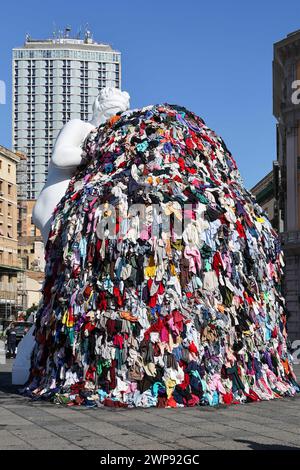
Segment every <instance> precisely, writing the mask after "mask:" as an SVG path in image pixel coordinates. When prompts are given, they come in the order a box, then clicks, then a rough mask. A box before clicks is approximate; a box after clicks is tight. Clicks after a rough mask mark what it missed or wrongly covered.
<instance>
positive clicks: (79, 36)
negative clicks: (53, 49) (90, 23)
mask: <svg viewBox="0 0 300 470" xmlns="http://www.w3.org/2000/svg"><path fill="white" fill-rule="evenodd" d="M81 34H82V26H81V25H80V26H79V30H78V32H77V36H76V38H77V39H81Z"/></svg>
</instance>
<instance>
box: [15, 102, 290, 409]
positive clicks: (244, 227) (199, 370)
mask: <svg viewBox="0 0 300 470" xmlns="http://www.w3.org/2000/svg"><path fill="white" fill-rule="evenodd" d="M83 160H84V164H83V165H81V166H80V167H79V168H78V171H77V173H76V175H75V176H74V177H73V178H72V180H71V182H70V184H69V187H68V190H67V192H66V194H65V196H64V197H63V199H62V200H61V202H60V203H59V205H58V207H57V208H56V211H55V214H54V219H53V224H52V227H51V232H50V235H49V240H48V243H47V247H46V273H45V274H46V277H45V283H44V286H43V299H42V301H41V304H40V307H39V311H38V315H37V321H36V332H35V338H36V344H35V348H34V352H33V356H32V366H31V372H30V380H29V383H28V384H27V386H26V388H25V390H24V392H25V393H26V394H27V395H28V396H31V397H32V398H34V399H47V400H52V401H54V402H55V403H62V404H68V405H70V406H71V405H85V406H90V407H94V406H103V405H107V406H111V407H133V406H136V407H151V406H157V407H182V406H195V405H218V404H222V403H223V404H231V403H244V402H252V401H259V400H269V399H272V398H279V397H283V396H292V395H294V394H295V393H297V392H299V386H298V385H297V382H296V378H295V375H294V373H293V370H292V366H291V357H290V355H289V353H288V350H287V344H286V341H287V332H286V316H285V313H286V312H285V302H284V298H283V296H282V292H281V289H282V286H281V278H282V274H283V267H284V260H283V256H282V251H281V247H280V243H279V239H278V236H277V234H276V233H275V231H274V230H273V228H272V226H271V224H270V222H269V220H268V217H267V215H266V214H265V213H264V211H263V210H262V208H261V207H260V206H259V205H258V204H257V203H256V201H255V198H254V196H253V195H252V194H251V193H250V192H249V191H247V190H246V189H245V188H244V185H243V181H242V179H241V176H240V174H239V171H238V169H237V166H236V163H235V161H234V159H233V158H232V156H231V154H230V152H229V151H228V149H227V148H226V145H225V144H224V142H223V140H222V139H221V138H220V137H218V136H217V135H216V134H215V133H214V132H213V131H212V130H211V129H209V128H208V127H207V126H206V125H205V123H204V122H203V120H202V119H200V118H199V117H197V116H196V115H195V114H193V113H192V112H190V111H188V110H186V109H185V108H182V107H180V106H176V105H169V104H163V105H156V106H148V107H145V108H142V109H139V110H133V111H127V112H125V113H123V114H120V115H116V116H114V117H113V118H111V119H110V120H109V121H108V122H106V123H105V124H104V125H101V126H100V127H99V128H98V129H96V130H95V131H92V132H91V133H90V134H89V136H88V137H87V139H86V141H85V143H84V148H83Z"/></svg>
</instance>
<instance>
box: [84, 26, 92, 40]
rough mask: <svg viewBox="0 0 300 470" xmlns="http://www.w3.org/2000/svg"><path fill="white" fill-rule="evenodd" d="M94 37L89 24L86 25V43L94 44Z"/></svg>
mask: <svg viewBox="0 0 300 470" xmlns="http://www.w3.org/2000/svg"><path fill="white" fill-rule="evenodd" d="M92 39H93V36H92V33H91V31H90V29H89V24H88V23H86V25H85V31H84V41H85V42H92Z"/></svg>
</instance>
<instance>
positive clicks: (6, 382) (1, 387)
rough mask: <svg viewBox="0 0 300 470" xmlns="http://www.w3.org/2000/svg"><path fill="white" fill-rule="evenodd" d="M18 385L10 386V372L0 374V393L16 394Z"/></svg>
mask: <svg viewBox="0 0 300 470" xmlns="http://www.w3.org/2000/svg"><path fill="white" fill-rule="evenodd" d="M19 388H20V385H12V383H11V372H8V371H7V372H0V392H3V393H16V394H17V393H18V390H19Z"/></svg>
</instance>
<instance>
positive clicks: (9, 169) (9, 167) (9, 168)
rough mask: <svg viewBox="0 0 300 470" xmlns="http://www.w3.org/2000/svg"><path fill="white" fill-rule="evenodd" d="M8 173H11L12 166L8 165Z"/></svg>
mask: <svg viewBox="0 0 300 470" xmlns="http://www.w3.org/2000/svg"><path fill="white" fill-rule="evenodd" d="M7 171H8V173H10V172H11V165H10V164H8V165H7Z"/></svg>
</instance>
